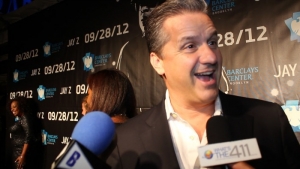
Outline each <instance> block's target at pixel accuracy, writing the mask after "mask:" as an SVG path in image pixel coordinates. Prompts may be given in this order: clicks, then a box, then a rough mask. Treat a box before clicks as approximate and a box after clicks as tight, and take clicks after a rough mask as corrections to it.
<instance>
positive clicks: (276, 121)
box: [107, 0, 300, 169]
mask: <svg viewBox="0 0 300 169" xmlns="http://www.w3.org/2000/svg"><path fill="white" fill-rule="evenodd" d="M206 8H207V5H206V3H205V1H204V0H167V1H165V2H164V3H163V4H161V5H160V6H158V7H156V8H155V9H154V10H153V11H152V12H151V14H150V15H149V17H148V19H147V21H146V29H145V37H146V40H147V44H148V48H149V51H150V62H151V64H152V66H153V68H154V69H155V70H156V72H157V73H158V74H159V75H160V76H161V77H162V78H163V80H164V82H165V84H166V87H167V91H166V92H165V97H164V98H163V100H162V101H161V103H159V104H158V105H156V106H154V107H152V108H151V109H150V110H149V111H147V112H143V113H141V114H139V115H138V116H136V117H134V118H132V119H130V120H128V121H127V122H126V123H124V124H123V125H121V126H120V127H118V128H117V129H116V133H117V138H118V140H117V146H116V147H115V150H114V151H113V153H112V154H111V155H110V156H109V158H108V159H107V163H108V164H109V165H110V166H111V167H112V168H113V169H115V168H124V169H127V168H130V169H134V168H143V169H145V168H151V169H179V168H181V169H200V168H201V163H200V161H199V156H200V157H201V156H203V155H202V154H198V147H200V146H204V145H206V144H208V140H207V137H206V123H207V121H208V120H209V119H210V118H211V117H212V116H223V117H224V118H226V119H227V120H228V121H229V122H228V127H229V130H230V134H231V139H232V141H234V140H243V139H248V138H256V140H257V143H258V146H259V148H260V152H261V155H262V158H261V159H256V160H250V161H247V162H245V161H240V162H237V163H231V164H227V165H222V166H217V167H216V168H228V169H230V168H232V169H239V168H240V169H253V168H258V169H260V168H262V169H265V168H292V169H299V168H300V160H299V159H300V146H299V143H298V141H297V139H296V137H295V134H294V132H293V130H292V128H291V126H290V124H289V122H288V120H287V117H286V115H285V113H284V111H283V110H282V108H281V106H280V105H278V104H275V103H271V102H267V101H262V100H258V99H251V98H245V97H239V96H234V95H228V94H225V93H223V92H222V91H220V90H219V83H220V76H221V72H222V55H221V52H220V50H219V48H218V33H217V30H216V28H215V26H214V24H213V22H212V20H211V19H210V18H209V16H208V15H207V13H206V10H207V9H206ZM224 127H225V126H224ZM213 168H214V167H213Z"/></svg>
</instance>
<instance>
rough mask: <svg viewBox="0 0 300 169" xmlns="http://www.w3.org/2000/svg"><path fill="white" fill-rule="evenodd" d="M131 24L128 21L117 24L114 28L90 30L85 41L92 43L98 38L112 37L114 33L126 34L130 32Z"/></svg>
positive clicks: (117, 34)
mask: <svg viewBox="0 0 300 169" xmlns="http://www.w3.org/2000/svg"><path fill="white" fill-rule="evenodd" d="M128 28H129V24H128V23H123V24H122V25H116V26H114V27H113V28H105V29H100V30H97V31H96V32H90V33H87V34H85V36H84V42H85V43H90V42H94V41H97V40H101V39H105V38H106V39H107V38H111V37H113V36H114V35H116V36H119V35H124V34H127V33H129V30H128Z"/></svg>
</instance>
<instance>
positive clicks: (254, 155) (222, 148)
mask: <svg viewBox="0 0 300 169" xmlns="http://www.w3.org/2000/svg"><path fill="white" fill-rule="evenodd" d="M206 133H207V141H208V145H205V146H202V147H199V148H198V152H199V160H200V165H201V167H211V166H218V165H224V164H228V165H229V166H230V167H232V168H234V169H239V168H243V169H248V168H249V169H252V167H251V166H250V165H248V164H247V163H245V162H243V161H247V160H252V159H258V158H261V154H260V151H259V147H258V144H257V141H256V139H255V138H251V139H244V140H236V141H233V140H232V138H231V133H230V129H229V125H228V121H227V118H226V117H223V116H213V117H211V118H210V119H209V120H208V121H207V123H206Z"/></svg>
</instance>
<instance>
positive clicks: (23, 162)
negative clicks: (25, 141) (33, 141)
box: [15, 156, 25, 169]
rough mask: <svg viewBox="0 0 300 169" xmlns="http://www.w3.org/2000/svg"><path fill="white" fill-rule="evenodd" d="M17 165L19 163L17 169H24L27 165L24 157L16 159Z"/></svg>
mask: <svg viewBox="0 0 300 169" xmlns="http://www.w3.org/2000/svg"><path fill="white" fill-rule="evenodd" d="M15 163H18V167H17V169H22V168H23V166H24V164H25V159H24V156H19V157H18V158H17V159H16V161H15Z"/></svg>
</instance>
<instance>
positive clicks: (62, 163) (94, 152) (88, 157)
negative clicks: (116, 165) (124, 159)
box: [51, 111, 115, 169]
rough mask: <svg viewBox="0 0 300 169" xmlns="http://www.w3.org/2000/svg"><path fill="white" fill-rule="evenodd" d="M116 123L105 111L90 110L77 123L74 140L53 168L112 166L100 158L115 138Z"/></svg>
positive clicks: (103, 167) (107, 167) (60, 155)
mask: <svg viewBox="0 0 300 169" xmlns="http://www.w3.org/2000/svg"><path fill="white" fill-rule="evenodd" d="M114 134H115V125H114V123H113V122H112V120H111V118H110V117H109V116H108V115H107V114H106V113H103V112H100V111H94V112H89V113H87V114H86V115H85V116H83V117H82V118H81V119H80V120H79V121H78V123H77V124H76V126H75V128H74V130H73V133H72V136H71V137H72V141H71V142H70V143H69V144H68V145H66V147H65V148H64V149H63V150H62V152H61V153H60V154H59V155H58V157H57V158H56V160H55V161H54V162H53V163H52V166H51V168H52V169H53V168H55V169H58V168H73V169H74V168H84V169H89V168H101V169H109V168H110V167H109V166H108V165H107V164H106V163H105V162H104V161H102V160H101V159H100V158H98V156H99V155H101V153H102V152H104V151H105V150H106V148H107V147H108V146H109V145H110V143H111V142H112V140H113V138H114Z"/></svg>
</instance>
